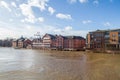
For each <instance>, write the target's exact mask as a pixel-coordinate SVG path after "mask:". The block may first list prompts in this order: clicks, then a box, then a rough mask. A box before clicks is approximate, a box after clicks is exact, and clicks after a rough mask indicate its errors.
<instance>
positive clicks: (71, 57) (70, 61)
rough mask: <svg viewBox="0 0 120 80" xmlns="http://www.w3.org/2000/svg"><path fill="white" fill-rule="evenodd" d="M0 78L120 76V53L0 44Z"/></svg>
mask: <svg viewBox="0 0 120 80" xmlns="http://www.w3.org/2000/svg"><path fill="white" fill-rule="evenodd" d="M0 80H120V54H114V55H113V54H103V53H88V52H80V51H78V52H75V51H72V52H70V51H40V50H29V49H13V48H0Z"/></svg>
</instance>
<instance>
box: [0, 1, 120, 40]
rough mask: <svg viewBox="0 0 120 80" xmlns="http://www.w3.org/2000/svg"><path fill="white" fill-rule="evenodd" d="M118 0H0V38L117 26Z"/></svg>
mask: <svg viewBox="0 0 120 80" xmlns="http://www.w3.org/2000/svg"><path fill="white" fill-rule="evenodd" d="M119 8H120V0H0V38H1V39H3V38H10V37H13V38H18V37H20V36H21V35H23V36H24V37H33V36H34V34H35V33H37V32H40V34H41V35H44V34H45V33H51V34H62V35H79V36H83V37H85V36H86V34H87V33H88V32H89V31H94V30H97V29H103V30H104V29H118V28H120V9H119Z"/></svg>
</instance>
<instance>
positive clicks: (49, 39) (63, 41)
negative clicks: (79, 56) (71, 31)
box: [42, 34, 85, 50]
mask: <svg viewBox="0 0 120 80" xmlns="http://www.w3.org/2000/svg"><path fill="white" fill-rule="evenodd" d="M42 39H43V47H44V48H48V49H58V50H83V48H84V47H85V39H84V38H83V37H80V36H62V35H51V34H45V35H44V36H43V38H42Z"/></svg>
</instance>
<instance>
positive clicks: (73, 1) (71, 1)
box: [68, 0, 77, 4]
mask: <svg viewBox="0 0 120 80" xmlns="http://www.w3.org/2000/svg"><path fill="white" fill-rule="evenodd" d="M68 2H69V3H71V4H72V3H76V2H77V0H68Z"/></svg>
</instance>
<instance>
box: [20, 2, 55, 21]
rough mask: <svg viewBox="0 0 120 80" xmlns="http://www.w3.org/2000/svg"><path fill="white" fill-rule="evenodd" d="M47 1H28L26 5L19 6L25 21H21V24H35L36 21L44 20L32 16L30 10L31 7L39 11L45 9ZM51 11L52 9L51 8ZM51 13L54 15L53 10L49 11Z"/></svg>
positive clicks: (32, 13)
mask: <svg viewBox="0 0 120 80" xmlns="http://www.w3.org/2000/svg"><path fill="white" fill-rule="evenodd" d="M48 1H49V0H28V2H27V3H26V4H24V3H23V4H21V5H20V6H19V8H20V10H21V12H22V14H23V15H24V16H25V19H23V20H21V21H22V22H30V23H35V22H36V21H40V22H43V21H44V19H40V18H36V17H35V16H34V12H33V10H32V6H35V7H38V8H39V9H40V10H41V11H43V10H45V9H46V6H47V2H48ZM52 9H53V8H52ZM51 13H54V11H53V10H51Z"/></svg>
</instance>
